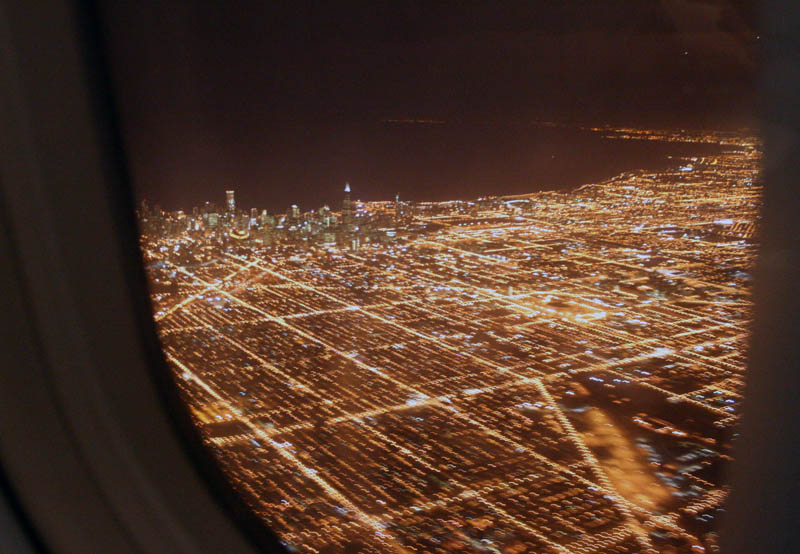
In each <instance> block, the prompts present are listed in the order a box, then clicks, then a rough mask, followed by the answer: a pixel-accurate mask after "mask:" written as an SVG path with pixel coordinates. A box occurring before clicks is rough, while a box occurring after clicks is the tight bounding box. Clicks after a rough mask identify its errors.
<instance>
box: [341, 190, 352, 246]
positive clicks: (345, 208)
mask: <svg viewBox="0 0 800 554" xmlns="http://www.w3.org/2000/svg"><path fill="white" fill-rule="evenodd" d="M342 224H343V225H344V231H345V233H346V234H348V235H349V234H350V233H352V232H353V202H352V201H351V200H350V183H345V185H344V200H343V201H342Z"/></svg>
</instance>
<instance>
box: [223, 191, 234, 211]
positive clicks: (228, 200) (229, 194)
mask: <svg viewBox="0 0 800 554" xmlns="http://www.w3.org/2000/svg"><path fill="white" fill-rule="evenodd" d="M225 204H226V205H227V207H228V211H229V212H230V213H233V212H235V211H236V200H234V198H233V191H232V190H226V191H225Z"/></svg>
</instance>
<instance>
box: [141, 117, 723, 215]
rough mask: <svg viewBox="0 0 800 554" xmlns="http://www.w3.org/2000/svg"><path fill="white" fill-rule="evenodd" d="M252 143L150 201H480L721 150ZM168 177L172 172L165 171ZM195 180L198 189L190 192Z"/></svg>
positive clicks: (305, 137)
mask: <svg viewBox="0 0 800 554" xmlns="http://www.w3.org/2000/svg"><path fill="white" fill-rule="evenodd" d="M265 134H266V136H267V137H268V138H264V137H250V138H248V137H242V142H241V143H240V144H239V145H236V148H233V147H230V146H228V147H226V146H223V147H221V148H220V149H219V150H220V151H219V154H218V155H212V156H207V159H197V160H193V161H192V160H185V161H184V164H183V165H184V166H185V167H184V166H181V165H180V164H179V163H178V164H177V165H175V164H173V167H171V168H170V169H171V171H170V173H171V175H172V177H173V178H172V179H161V180H160V183H161V184H160V185H158V186H155V187H153V188H154V189H155V190H146V189H143V190H141V191H140V193H142V194H144V195H146V196H148V197H149V198H155V199H158V198H161V201H162V202H163V204H164V206H165V207H176V208H177V207H181V208H189V207H191V206H192V205H199V204H201V203H202V202H203V201H204V200H213V201H216V202H221V199H222V198H223V194H224V193H223V191H224V190H225V189H227V188H233V189H235V190H236V194H237V204H238V205H239V206H240V207H243V208H249V207H252V206H255V207H259V208H262V207H266V208H267V209H269V210H270V212H283V211H285V210H286V208H287V206H289V205H290V204H298V205H299V206H300V207H301V209H303V210H305V209H312V208H315V207H318V206H321V205H322V204H326V203H327V204H329V205H331V206H332V207H333V206H335V207H338V206H339V205H340V202H341V198H342V189H343V186H344V183H345V181H349V182H350V184H351V187H352V190H353V199H361V200H389V199H392V198H394V195H395V194H398V193H399V194H400V197H401V199H404V200H434V201H435V200H450V199H471V198H477V197H480V196H486V195H505V194H521V193H527V192H534V191H541V190H556V189H566V188H571V187H574V186H577V185H581V184H585V183H591V182H597V181H601V180H603V179H606V178H608V177H611V176H613V175H616V174H618V173H621V172H624V171H629V170H633V169H651V170H655V169H660V168H666V167H669V166H671V165H674V164H676V163H677V161H676V160H674V159H670V156H673V157H677V156H695V155H703V154H710V153H713V152H718V151H719V148H718V147H716V146H713V145H701V144H687V143H665V142H657V141H639V140H612V139H605V138H603V137H602V135H601V134H600V133H594V132H590V131H582V130H579V129H575V128H564V127H545V126H537V125H530V124H525V125H523V124H497V123H441V124H437V123H434V124H419V123H385V122H374V123H366V124H351V125H347V124H327V125H317V126H315V128H314V129H309V128H304V127H294V128H285V129H281V130H277V131H275V132H274V133H265ZM162 174H163V172H162ZM184 181H186V182H187V183H188V184H186V185H184V184H183V182H184Z"/></svg>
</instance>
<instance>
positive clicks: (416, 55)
mask: <svg viewBox="0 0 800 554" xmlns="http://www.w3.org/2000/svg"><path fill="white" fill-rule="evenodd" d="M102 11H103V21H104V29H105V33H106V35H107V36H106V40H107V42H108V44H109V45H110V52H109V55H110V60H111V62H112V63H111V67H112V70H113V78H114V82H115V90H116V95H117V101H118V107H119V110H120V114H121V119H122V128H123V135H124V140H125V143H126V147H127V148H128V152H129V157H130V159H129V162H130V166H131V170H132V176H133V181H134V185H135V193H136V195H137V197H138V199H139V202H140V207H139V210H138V213H137V216H138V221H139V225H140V232H141V250H142V258H143V262H144V264H145V268H146V272H147V275H148V278H149V284H150V294H151V301H152V308H153V318H154V321H155V325H156V327H157V329H158V333H159V336H160V339H161V341H162V345H163V351H164V354H165V357H166V359H167V361H168V364H169V368H170V369H171V371H172V374H173V376H174V381H175V383H176V385H177V387H178V389H179V390H180V394H181V398H182V399H183V401H184V402H185V405H186V407H187V409H188V410H189V412H190V413H191V417H192V419H193V421H194V422H195V424H196V427H197V429H198V431H199V433H200V434H201V435H202V437H203V440H204V442H205V444H206V445H207V447H208V449H209V450H210V451H211V452H213V455H214V456H215V458H216V460H217V461H218V463H219V466H220V467H221V468H222V470H223V472H224V473H225V475H226V476H227V478H228V480H229V482H230V484H231V486H232V487H233V488H234V489H235V490H236V491H238V493H239V494H240V495H241V497H242V498H243V499H244V501H245V502H246V503H247V504H248V505H249V507H250V509H251V510H252V511H253V512H254V513H255V514H256V515H257V516H258V517H259V518H261V520H262V521H263V522H264V523H265V524H266V525H267V526H268V527H269V528H270V529H272V530H273V531H274V532H275V533H277V535H278V536H279V537H280V540H281V542H282V544H283V545H284V546H285V547H286V548H287V549H288V550H289V551H292V552H295V551H296V552H318V553H322V552H325V553H329V552H494V553H508V554H517V553H523V552H542V553H544V552H546V553H590V552H597V553H619V554H621V553H634V552H665V553H676V554H677V553H690V552H691V553H702V552H717V551H719V547H718V531H719V520H720V518H721V516H722V514H723V513H724V510H725V502H726V497H727V495H728V493H729V486H728V481H727V472H728V468H729V466H730V464H731V461H732V460H733V457H732V447H733V444H734V443H735V441H736V437H737V428H738V427H737V424H738V422H739V418H740V415H741V403H742V398H743V390H744V380H745V375H744V373H745V368H746V351H747V342H748V337H749V329H750V323H751V317H752V300H751V281H752V278H751V270H752V268H753V264H754V261H755V256H756V253H757V248H758V228H759V210H760V204H761V182H760V160H761V151H762V146H761V142H760V139H759V134H758V129H757V120H756V117H755V77H756V72H757V63H756V62H757V56H756V52H757V49H758V44H759V40H760V37H759V35H758V33H757V31H756V29H755V22H754V19H755V17H754V14H753V12H754V8H753V5H752V4H751V3H750V2H748V1H747V0H721V1H718V2H712V1H684V0H667V1H663V2H641V1H638V0H637V1H623V0H618V1H613V2H603V3H598V2H585V1H578V0H569V1H565V2H560V3H555V4H553V3H531V2H500V3H498V2H485V1H480V0H474V1H469V2H459V3H453V4H446V3H422V2H398V3H370V2H357V3H347V4H338V5H335V6H334V5H328V4H327V3H291V5H285V6H275V5H272V4H271V3H263V2H248V1H245V2H236V3H227V2H200V3H182V2H176V3H160V2H151V1H145V2H139V3H136V4H135V5H134V4H131V3H126V2H106V3H105V5H104V7H103V10H102Z"/></svg>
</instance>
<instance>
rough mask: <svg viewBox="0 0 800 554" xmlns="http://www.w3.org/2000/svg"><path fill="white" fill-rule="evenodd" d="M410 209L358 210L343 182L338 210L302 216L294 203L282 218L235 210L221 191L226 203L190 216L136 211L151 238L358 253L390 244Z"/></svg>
mask: <svg viewBox="0 0 800 554" xmlns="http://www.w3.org/2000/svg"><path fill="white" fill-rule="evenodd" d="M412 210H413V207H412V206H410V205H408V204H403V203H401V202H400V198H399V196H396V197H395V200H394V202H385V203H370V205H369V209H359V206H358V203H356V202H354V201H353V200H352V198H351V191H350V184H349V183H347V184H345V188H344V196H343V198H342V205H341V210H340V211H338V212H336V211H333V210H331V208H330V207H329V206H327V205H325V206H322V207H321V208H319V209H316V210H310V211H307V212H301V210H300V208H299V207H298V206H297V205H296V204H293V205H291V206H290V207H289V208H288V209H287V210H286V212H285V213H283V214H270V213H268V212H267V210H266V209H262V210H261V211H259V210H258V209H257V208H251V209H250V210H249V211H248V210H242V209H237V207H236V197H235V191H233V190H227V191H225V204H224V206H218V205H217V204H215V203H214V202H206V203H205V204H204V205H203V206H202V207H198V206H195V207H194V208H192V210H191V212H188V213H187V212H184V211H183V210H177V211H172V212H167V211H164V210H163V209H161V207H160V206H158V205H154V206H150V205H149V204H148V203H147V202H146V201H143V202H142V204H141V207H140V211H139V214H138V215H139V221H140V224H141V226H142V232H143V233H144V234H146V235H151V236H178V235H180V234H182V233H186V232H188V233H190V234H199V235H202V236H203V237H206V238H218V239H219V240H221V241H223V242H227V241H241V242H243V243H246V244H247V245H250V246H252V245H255V244H259V243H260V244H262V245H264V246H270V245H272V244H275V243H290V244H291V243H294V244H297V243H305V244H319V245H324V246H339V247H345V248H351V249H358V248H359V247H360V246H361V245H362V244H366V243H386V242H392V241H393V240H394V239H395V238H396V237H397V236H398V230H399V229H400V228H401V227H402V226H403V225H404V224H405V223H407V222H408V219H406V216H407V215H409V214H410V213H411V211H412Z"/></svg>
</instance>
